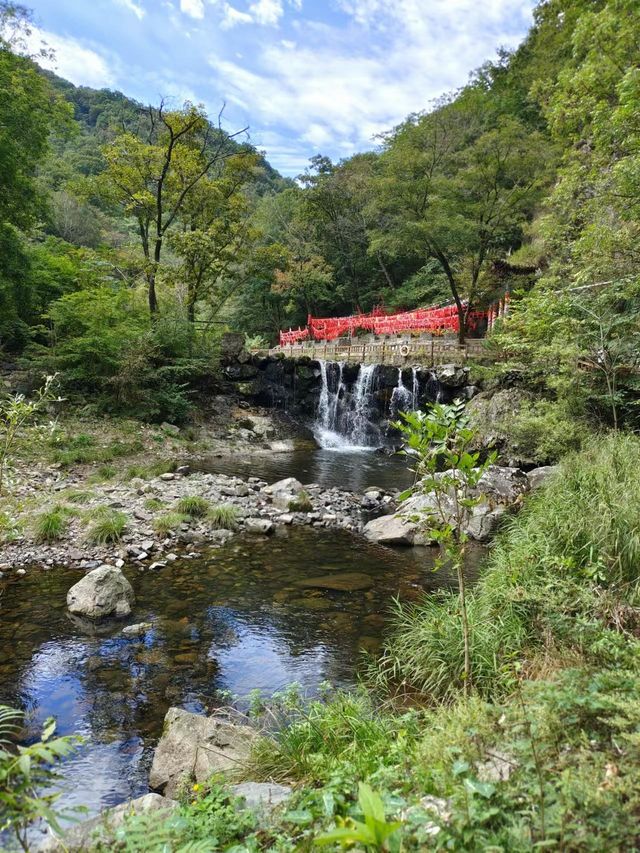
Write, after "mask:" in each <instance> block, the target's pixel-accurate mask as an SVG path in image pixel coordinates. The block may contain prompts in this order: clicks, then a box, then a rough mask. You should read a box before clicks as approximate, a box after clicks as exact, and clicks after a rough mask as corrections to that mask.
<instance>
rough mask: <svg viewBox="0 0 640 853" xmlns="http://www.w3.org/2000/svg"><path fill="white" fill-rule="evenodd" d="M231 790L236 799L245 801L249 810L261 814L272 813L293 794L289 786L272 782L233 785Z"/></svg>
mask: <svg viewBox="0 0 640 853" xmlns="http://www.w3.org/2000/svg"><path fill="white" fill-rule="evenodd" d="M231 790H232V791H233V793H234V794H235V795H236V797H241V798H242V799H243V800H244V802H245V805H246V807H247V808H248V809H252V810H254V811H261V812H270V811H272V810H273V809H275V808H276V806H279V805H280V804H281V803H284V802H286V800H288V799H289V797H290V796H291V794H292V793H293V792H292V789H291V788H289V787H288V786H287V785H276V784H274V783H272V782H243V783H242V784H241V785H233V786H232V787H231Z"/></svg>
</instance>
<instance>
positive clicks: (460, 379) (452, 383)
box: [434, 364, 469, 388]
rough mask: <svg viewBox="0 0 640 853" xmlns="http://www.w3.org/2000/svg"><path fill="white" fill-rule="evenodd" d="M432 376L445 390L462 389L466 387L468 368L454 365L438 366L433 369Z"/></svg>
mask: <svg viewBox="0 0 640 853" xmlns="http://www.w3.org/2000/svg"><path fill="white" fill-rule="evenodd" d="M434 375H435V377H436V379H437V380H438V382H439V383H440V384H441V385H443V386H444V387H445V388H462V386H463V385H466V382H467V378H468V376H469V368H468V367H459V366H458V365H456V364H439V365H438V366H437V367H435V368H434Z"/></svg>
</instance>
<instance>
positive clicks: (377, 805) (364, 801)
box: [358, 782, 384, 825]
mask: <svg viewBox="0 0 640 853" xmlns="http://www.w3.org/2000/svg"><path fill="white" fill-rule="evenodd" d="M358 802H359V804H360V808H361V809H362V813H363V814H364V818H365V821H366V823H367V825H369V819H371V818H373V819H374V820H377V821H382V822H384V805H383V803H382V798H381V797H380V794H377V793H376V792H375V791H374V790H373V789H372V788H371V786H370V785H367V783H366V782H360V784H359V785H358Z"/></svg>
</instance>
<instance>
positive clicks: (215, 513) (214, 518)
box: [207, 504, 240, 530]
mask: <svg viewBox="0 0 640 853" xmlns="http://www.w3.org/2000/svg"><path fill="white" fill-rule="evenodd" d="M207 517H208V519H209V522H210V524H211V526H212V527H213V528H214V529H215V530H235V529H236V527H237V526H238V518H239V517H240V510H239V509H238V507H236V506H232V505H231V504H219V505H218V506H213V507H211V509H210V510H209V514H208V516H207Z"/></svg>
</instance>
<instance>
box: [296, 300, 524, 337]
mask: <svg viewBox="0 0 640 853" xmlns="http://www.w3.org/2000/svg"><path fill="white" fill-rule="evenodd" d="M506 304H507V297H505V299H503V300H500V302H498V303H496V304H495V305H492V306H491V308H489V310H488V311H471V312H469V314H468V315H467V330H468V331H471V332H474V331H477V330H478V329H479V328H480V327H481V325H482V324H486V326H487V328H488V329H491V327H492V325H493V323H494V321H495V319H496V318H497V317H500V316H502V314H503V313H504V312H505V310H506ZM458 327H459V321H458V310H457V308H456V306H455V305H454V304H452V305H443V306H439V307H433V308H417V309H415V310H414V311H403V312H401V313H398V314H385V313H384V310H383V309H381V308H374V309H373V311H370V312H369V313H368V314H363V313H360V314H352V315H351V316H349V317H312V316H311V315H309V317H308V320H307V325H306V327H305V328H299V329H289V331H288V332H280V346H288V345H291V344H296V343H300V342H301V341H306V340H310V339H312V340H314V341H334V340H336V339H337V338H342V337H353V335H354V334H355V333H356V332H358V331H368V332H372V333H373V334H375V335H395V334H399V333H402V332H428V333H431V334H433V335H441V334H444V333H445V332H452V333H454V334H457V332H458Z"/></svg>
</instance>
